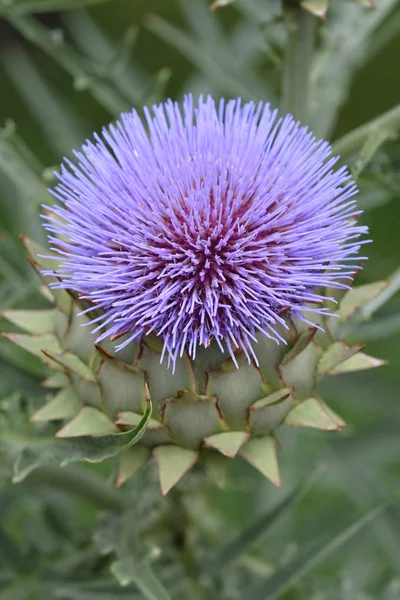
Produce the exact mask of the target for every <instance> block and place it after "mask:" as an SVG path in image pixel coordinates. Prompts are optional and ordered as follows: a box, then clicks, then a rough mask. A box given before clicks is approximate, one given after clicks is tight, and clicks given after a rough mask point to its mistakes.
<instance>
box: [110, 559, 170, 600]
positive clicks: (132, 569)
mask: <svg viewBox="0 0 400 600" xmlns="http://www.w3.org/2000/svg"><path fill="white" fill-rule="evenodd" d="M111 571H112V573H113V574H114V576H115V578H116V579H117V580H118V582H119V583H120V585H122V586H126V585H129V584H130V583H135V584H136V585H137V587H138V588H139V590H140V591H141V593H142V594H143V598H145V599H146V600H171V596H170V595H169V594H168V592H167V590H166V589H165V588H164V586H163V585H162V583H161V582H160V580H159V579H158V578H157V577H156V576H155V575H154V573H153V571H152V570H151V568H150V566H149V564H148V563H147V562H144V561H140V562H137V563H136V562H134V560H133V558H131V557H128V558H123V559H121V560H118V561H115V562H114V563H113V564H112V565H111Z"/></svg>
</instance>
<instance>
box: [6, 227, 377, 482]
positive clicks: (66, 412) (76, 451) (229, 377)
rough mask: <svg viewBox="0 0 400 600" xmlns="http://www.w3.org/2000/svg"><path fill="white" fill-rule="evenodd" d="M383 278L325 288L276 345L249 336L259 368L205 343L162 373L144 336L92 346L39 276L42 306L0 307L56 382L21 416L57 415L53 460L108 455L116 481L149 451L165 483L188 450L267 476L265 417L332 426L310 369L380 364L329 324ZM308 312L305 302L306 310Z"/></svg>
mask: <svg viewBox="0 0 400 600" xmlns="http://www.w3.org/2000/svg"><path fill="white" fill-rule="evenodd" d="M24 242H25V245H26V247H27V249H28V251H29V254H30V260H31V262H32V264H33V266H34V267H35V269H36V270H37V271H38V272H40V270H41V269H45V268H48V267H49V263H51V267H53V265H54V262H53V261H52V260H51V259H44V258H42V256H43V255H49V252H48V251H47V250H45V249H43V248H41V247H40V246H38V244H36V243H35V242H33V241H32V240H30V239H28V238H25V239H24ZM49 279H50V278H46V283H48V280H49ZM387 285H388V282H378V283H375V284H369V285H364V286H359V287H356V288H354V289H353V290H351V291H348V292H340V293H338V292H337V291H334V292H333V291H332V290H327V291H326V295H327V296H330V297H331V296H332V294H335V296H336V298H337V301H338V303H339V307H338V308H336V309H335V310H336V311H337V312H338V315H339V316H338V317H326V318H325V317H321V315H317V318H318V322H317V321H316V322H315V326H314V327H313V326H307V325H305V324H304V323H301V322H299V321H297V320H296V319H294V320H290V319H288V325H289V330H288V331H286V330H284V329H283V328H282V331H280V334H281V335H282V336H284V338H285V340H286V342H287V344H286V345H285V344H280V345H278V344H276V343H275V342H274V341H272V340H269V339H268V338H266V337H264V336H261V337H260V338H259V340H258V346H257V356H258V358H259V361H260V366H259V367H256V366H255V365H254V364H248V363H247V361H246V360H245V359H244V357H242V356H241V355H240V354H238V356H237V360H238V362H239V364H240V368H239V369H237V368H236V367H235V365H234V364H233V362H232V359H231V358H229V357H224V356H223V355H222V354H221V352H220V350H219V348H214V347H213V345H211V346H210V347H209V348H207V349H203V350H202V351H201V352H199V354H198V356H197V358H196V360H194V361H193V360H191V359H190V358H189V357H188V356H184V357H183V358H182V359H179V360H178V361H177V363H176V370H175V373H172V370H171V369H167V367H166V366H165V365H163V364H160V357H161V345H160V343H159V340H158V339H157V338H155V337H152V336H148V337H146V338H144V340H143V342H142V343H141V344H140V345H139V344H134V343H132V344H130V345H129V346H128V347H126V348H125V349H124V350H123V351H121V352H119V353H115V352H114V350H113V343H112V341H107V343H104V344H102V345H97V346H95V345H94V341H93V340H94V337H93V335H92V334H91V333H90V328H88V327H83V326H82V325H85V323H87V322H88V321H89V318H88V317H87V316H85V315H81V316H79V312H80V311H81V310H82V309H83V308H87V306H86V305H84V303H83V302H82V301H81V300H80V299H79V298H78V297H76V296H74V295H73V294H71V293H70V292H68V291H66V290H51V291H50V290H49V289H48V288H47V287H42V288H41V291H42V292H43V294H44V295H45V296H46V297H47V298H48V299H49V302H50V304H51V305H52V306H49V308H48V309H46V310H41V311H34V310H32V311H27V310H8V311H5V312H4V313H3V316H4V317H6V318H7V319H8V320H9V321H11V322H12V323H14V324H16V325H17V326H19V327H20V328H22V329H23V330H25V331H26V333H9V334H5V335H6V337H7V338H8V339H9V340H11V341H13V342H14V343H16V344H18V345H19V346H21V347H23V348H24V349H26V350H28V351H29V352H31V353H33V354H36V355H38V356H40V357H41V358H42V359H43V361H44V363H45V364H46V365H47V366H48V367H49V369H50V370H51V371H53V374H51V375H49V377H48V378H47V379H46V380H45V381H44V382H43V385H44V386H46V387H48V388H53V389H56V390H58V391H57V392H56V393H55V395H54V397H53V399H52V400H51V401H50V402H49V403H48V404H46V405H45V406H43V407H42V408H40V410H38V411H37V412H36V413H35V414H34V415H33V416H32V419H31V420H32V421H36V422H38V421H61V422H63V423H62V425H61V427H60V429H59V431H58V432H57V434H56V438H60V439H59V441H57V442H56V443H55V445H54V444H53V447H52V456H53V457H54V456H55V457H56V458H57V457H58V458H59V459H60V462H62V463H66V462H70V461H71V460H81V459H83V460H85V459H86V460H89V461H92V462H96V461H99V460H103V459H104V458H106V457H108V456H113V455H116V454H118V456H119V473H118V481H117V483H118V485H121V484H122V483H124V482H125V481H126V480H127V479H129V478H130V477H131V476H132V475H133V474H134V473H135V471H136V470H137V469H138V468H139V467H141V466H142V465H143V464H144V463H146V462H147V461H148V460H150V459H151V458H152V457H153V458H154V460H155V461H156V463H157V466H158V470H159V475H160V483H161V489H162V492H163V494H166V493H167V492H168V491H169V490H170V489H171V488H172V487H173V486H174V485H175V484H176V483H177V482H178V481H179V479H180V478H181V477H182V476H183V475H184V474H185V473H186V472H187V471H188V470H189V469H190V468H191V467H192V466H193V465H194V464H196V463H197V462H199V461H200V462H201V463H202V464H204V465H205V467H206V468H207V469H208V471H209V472H210V474H211V475H212V476H213V477H214V478H215V479H216V480H217V482H218V483H221V481H222V479H223V478H221V473H223V471H224V467H225V464H226V462H225V461H227V460H228V459H232V458H234V457H235V456H236V455H240V456H241V457H242V458H244V459H245V460H246V461H248V462H249V463H250V464H252V465H253V466H254V467H255V468H257V469H258V470H259V471H260V472H261V473H262V474H263V475H265V477H267V478H268V479H270V480H271V481H272V482H273V483H275V484H276V485H279V483H280V477H279V468H278V462H277V456H276V454H277V442H276V430H277V428H279V426H280V425H282V424H287V425H295V426H306V427H314V428H317V429H322V430H340V428H341V427H342V426H343V425H344V424H345V423H344V421H343V420H342V419H341V418H340V417H339V416H338V415H337V414H336V413H334V412H333V411H332V410H331V409H330V408H329V407H328V406H327V405H326V404H325V403H324V402H323V400H322V399H321V398H319V397H318V396H317V394H316V386H317V384H318V382H319V380H320V379H321V378H322V377H324V376H325V375H337V374H340V373H345V372H350V371H357V370H362V369H369V368H372V367H376V366H379V365H381V364H383V362H384V361H381V360H378V359H375V358H372V357H370V356H368V355H367V354H364V353H363V352H361V349H362V346H360V345H355V346H350V345H349V344H348V343H347V342H346V340H345V339H342V337H341V334H342V332H344V331H346V329H348V322H349V321H351V322H353V323H355V322H356V321H357V315H358V313H359V309H360V308H361V307H362V306H363V305H364V304H366V303H367V302H370V301H371V300H372V299H373V298H375V297H376V296H378V295H379V294H380V293H381V292H382V291H383V290H384V289H385V288H386V286H387ZM332 308H333V307H332ZM315 318H316V316H315V314H313V313H311V312H310V316H309V319H310V321H311V322H313V319H315ZM317 326H321V327H323V329H324V331H322V330H321V329H319V328H318V327H317ZM57 444H59V446H57ZM65 444H67V445H65ZM64 454H65V455H66V454H68V456H67V457H65V456H64Z"/></svg>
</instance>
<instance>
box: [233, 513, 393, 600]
mask: <svg viewBox="0 0 400 600" xmlns="http://www.w3.org/2000/svg"><path fill="white" fill-rule="evenodd" d="M387 505H388V502H384V503H382V504H380V505H379V506H376V507H374V508H372V509H370V510H369V511H367V512H366V513H364V514H363V515H362V516H361V517H359V518H357V519H354V520H353V521H352V522H351V523H350V525H348V526H347V527H345V528H341V529H340V530H339V533H337V534H336V535H335V536H334V537H332V538H330V539H328V540H326V541H324V542H323V543H319V544H313V545H312V547H310V548H307V549H305V550H301V551H300V554H299V556H296V558H294V559H293V560H292V561H290V562H289V563H287V564H285V565H283V566H282V567H281V568H280V569H279V570H278V571H277V572H276V573H275V574H274V575H273V576H272V577H269V578H268V579H267V580H266V581H263V582H261V583H259V584H257V585H255V586H253V587H251V588H250V589H248V590H246V591H245V593H244V595H243V597H244V598H251V600H277V599H278V598H281V597H282V594H284V593H285V592H286V591H287V590H288V589H289V588H290V587H291V585H292V584H293V583H295V582H296V581H297V580H298V579H299V578H300V577H302V576H304V575H306V574H307V573H309V571H311V569H313V568H314V567H315V566H316V565H318V564H319V563H321V562H322V561H324V560H325V559H326V558H327V557H328V556H329V555H330V554H332V553H333V552H334V551H335V550H337V549H338V548H340V547H341V546H342V545H343V544H345V543H346V542H347V541H348V540H349V539H351V538H352V537H353V536H354V535H356V533H358V531H360V529H362V528H363V527H364V526H365V525H366V524H367V523H369V522H370V521H371V520H372V519H374V518H375V517H376V515H378V514H379V513H380V512H381V511H382V510H383V509H384V508H386V506H387ZM300 548H301V546H300Z"/></svg>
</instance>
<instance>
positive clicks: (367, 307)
mask: <svg viewBox="0 0 400 600" xmlns="http://www.w3.org/2000/svg"><path fill="white" fill-rule="evenodd" d="M399 290H400V269H396V271H394V273H392V274H391V275H390V276H389V278H388V281H387V285H386V286H385V287H384V288H382V289H381V291H380V292H379V293H378V294H376V295H375V296H374V297H373V298H370V299H369V300H368V302H366V303H364V305H363V306H362V307H361V309H360V316H361V318H363V319H370V318H371V317H372V315H373V314H374V313H375V312H376V311H377V310H379V309H380V308H381V307H382V306H383V305H384V304H386V302H388V301H389V300H390V299H391V298H393V296H395V294H397V292H398V291H399Z"/></svg>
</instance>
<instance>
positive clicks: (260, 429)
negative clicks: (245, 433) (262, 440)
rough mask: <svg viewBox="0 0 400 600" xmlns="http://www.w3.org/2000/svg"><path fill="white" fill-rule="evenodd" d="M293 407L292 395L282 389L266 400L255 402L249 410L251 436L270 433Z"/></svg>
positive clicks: (289, 391)
mask: <svg viewBox="0 0 400 600" xmlns="http://www.w3.org/2000/svg"><path fill="white" fill-rule="evenodd" d="M292 406H293V394H292V390H291V389H289V388H283V389H282V390H279V391H277V392H275V393H273V394H271V395H270V396H267V397H266V398H262V399H261V400H257V402H255V403H254V404H252V406H250V408H249V424H250V429H251V432H252V434H253V435H256V436H259V435H266V434H267V433H272V432H273V431H274V430H275V429H276V427H278V425H279V424H280V423H281V422H282V421H283V420H284V418H285V417H286V415H287V414H288V412H289V411H290V409H291V408H292Z"/></svg>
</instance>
